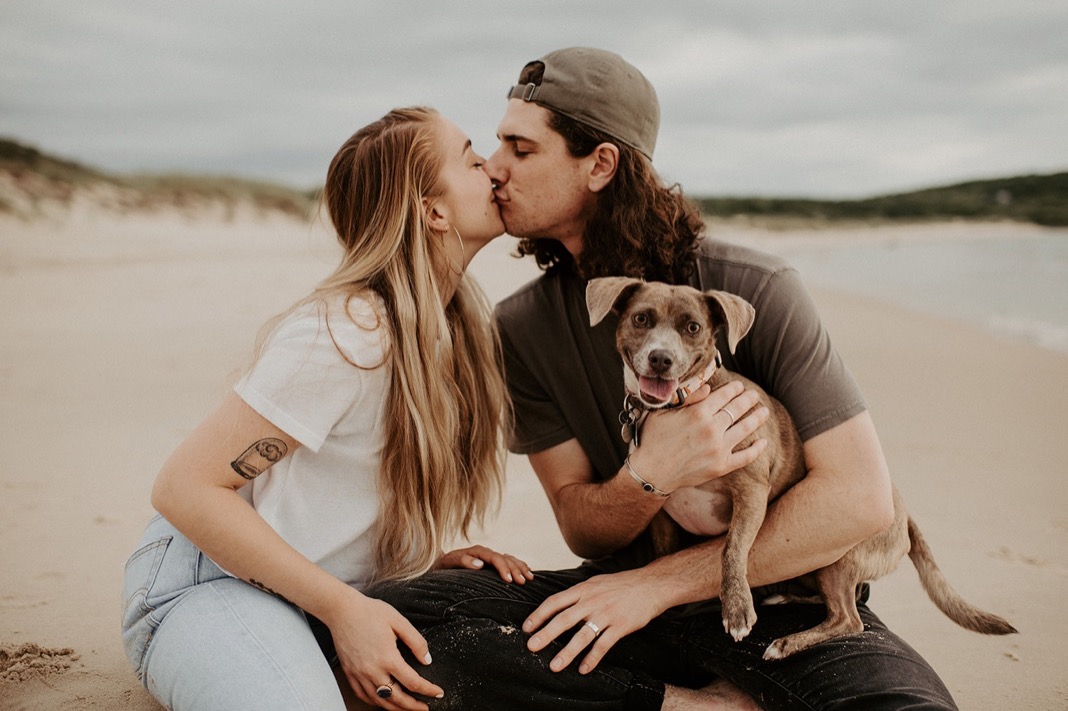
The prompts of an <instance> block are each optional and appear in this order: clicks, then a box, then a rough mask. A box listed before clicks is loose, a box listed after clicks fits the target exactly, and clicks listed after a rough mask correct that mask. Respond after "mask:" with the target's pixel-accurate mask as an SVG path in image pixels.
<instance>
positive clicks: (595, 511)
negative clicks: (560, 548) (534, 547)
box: [556, 472, 664, 558]
mask: <svg viewBox="0 0 1068 711" xmlns="http://www.w3.org/2000/svg"><path fill="white" fill-rule="evenodd" d="M663 503H664V502H663V499H661V498H660V497H658V496H656V495H655V494H651V493H649V492H646V491H643V490H642V489H641V486H640V485H639V484H638V483H637V482H635V481H633V480H632V479H631V478H630V477H629V476H627V475H626V474H625V473H622V472H621V473H619V474H617V475H616V476H615V477H613V478H611V479H609V480H608V481H603V482H596V483H586V484H570V485H568V486H566V487H564V488H563V489H562V490H561V491H560V494H559V508H560V510H559V511H557V512H556V514H557V521H558V523H559V524H560V531H561V532H562V533H563V536H564V540H565V541H567V544H568V547H570V548H571V550H572V552H574V553H575V555H578V556H581V557H583V558H599V557H601V556H605V555H608V554H610V553H613V552H615V551H617V550H620V549H621V548H624V547H625V546H627V545H629V544H630V543H631V542H633V541H634V539H635V538H637V537H638V536H639V535H641V533H642V532H643V531H645V529H646V528H648V526H649V521H651V520H652V518H653V516H655V515H656V514H657V512H658V511H659V510H660V508H661V507H662V506H663Z"/></svg>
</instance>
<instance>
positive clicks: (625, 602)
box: [524, 412, 893, 671]
mask: <svg viewBox="0 0 1068 711" xmlns="http://www.w3.org/2000/svg"><path fill="white" fill-rule="evenodd" d="M805 460H806V463H807V466H808V468H809V472H808V475H807V476H806V478H805V479H803V480H802V481H801V482H799V483H798V484H796V485H795V486H794V487H793V488H791V489H790V490H788V491H787V492H786V493H785V494H784V495H783V496H782V497H780V498H779V499H778V500H777V501H776V502H774V503H773V504H772V506H771V507H770V508H769V511H768V516H767V518H766V519H765V521H764V524H763V526H762V527H761V529H760V533H759V535H758V536H757V539H756V542H755V543H754V544H753V548H752V550H751V552H750V556H749V583H750V585H752V586H759V585H765V584H769V583H773V582H778V581H780V580H786V579H789V578H793V577H796V576H798V575H802V574H804V573H807V572H809V571H812V570H815V569H817V568H821V567H823V566H825V565H828V564H830V563H832V562H834V561H835V560H837V559H838V558H840V557H841V556H842V555H843V554H844V553H845V552H846V551H847V550H849V549H850V548H852V547H853V546H854V545H856V544H857V543H859V542H860V541H861V540H863V539H865V538H867V537H868V536H870V535H871V534H873V533H875V532H877V531H880V530H882V529H884V528H886V527H887V526H888V525H890V522H891V521H892V520H893V498H892V494H891V490H890V476H889V471H888V469H887V466H886V461H885V458H884V456H883V452H882V448H881V446H880V444H879V440H878V436H877V434H876V432H875V427H874V424H873V423H872V420H871V417H870V416H869V414H868V413H867V412H864V413H861V414H859V415H856V416H855V417H853V418H851V419H850V420H848V421H846V422H844V423H842V424H840V425H838V426H836V427H834V428H832V429H830V430H827V431H826V432H824V433H822V434H820V435H817V436H816V437H813V438H812V439H810V440H809V441H808V442H806V443H805ZM590 523H591V525H592V524H593V523H594V521H593V518H592V517H591V520H590ZM722 550H723V538H722V537H719V538H715V539H712V540H710V541H708V542H706V543H702V544H700V545H697V546H694V547H692V548H688V549H686V550H683V551H680V552H678V553H675V554H673V555H670V556H665V557H663V558H660V559H657V560H655V561H653V562H652V563H650V564H648V565H647V566H645V567H644V568H640V569H637V570H628V571H624V572H622V573H616V574H613V575H603V576H598V577H595V578H591V579H590V580H588V581H586V582H584V583H581V584H579V585H576V586H575V587H573V588H571V589H569V590H565V591H563V592H561V593H558V594H557V595H554V596H553V597H550V598H549V599H548V600H546V601H545V603H543V604H542V605H541V606H540V607H539V608H538V609H537V610H535V611H534V613H533V614H531V616H530V617H529V618H528V620H527V622H526V623H525V624H524V630H526V631H528V632H534V631H537V633H536V634H535V635H534V636H533V637H531V639H530V641H529V643H528V646H529V647H530V649H531V650H534V651H537V650H540V649H542V648H544V646H545V645H547V644H548V643H549V642H551V641H552V640H553V639H555V638H557V637H558V636H559V635H561V634H563V633H565V632H566V631H567V630H569V629H572V628H573V627H574V626H575V625H578V624H581V623H582V622H583V621H584V620H587V619H591V618H593V617H595V618H596V619H597V624H598V625H599V626H600V628H601V634H600V635H599V636H597V639H596V640H594V639H592V636H590V633H589V631H588V628H585V627H583V628H582V629H580V630H579V632H577V633H576V635H575V636H574V637H573V638H572V639H571V640H570V641H569V642H568V644H567V645H566V646H565V647H564V649H563V650H561V652H560V653H559V654H558V655H557V657H556V659H554V661H553V668H554V669H557V670H559V669H562V668H564V667H566V666H567V665H568V664H570V663H571V661H572V660H573V659H574V658H575V657H576V656H577V655H578V654H579V652H581V651H582V650H583V649H585V648H586V647H587V646H588V645H590V643H591V642H592V643H593V646H592V647H591V648H590V651H589V653H588V654H587V656H586V657H585V659H584V660H583V663H582V669H584V670H585V671H589V670H590V669H593V668H594V667H595V666H596V665H597V663H598V662H599V661H600V659H601V658H602V657H603V656H604V654H605V653H607V652H608V650H609V649H611V647H612V646H613V645H614V644H615V642H617V641H618V640H619V639H621V638H622V637H623V636H625V635H627V634H630V633H631V632H634V631H635V630H638V629H641V628H642V627H644V626H645V625H646V624H647V623H648V622H649V620H651V619H653V617H656V616H657V615H659V614H661V613H663V612H664V611H666V610H667V609H669V608H671V607H673V606H675V605H679V604H683V603H687V602H694V601H697V600H704V599H709V598H714V597H718V596H719V592H720V584H721V581H722V564H721V563H722Z"/></svg>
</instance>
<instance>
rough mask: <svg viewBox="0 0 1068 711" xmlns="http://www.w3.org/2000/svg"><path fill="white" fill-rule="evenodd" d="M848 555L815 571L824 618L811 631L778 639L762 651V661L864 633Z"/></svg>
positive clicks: (851, 565)
mask: <svg viewBox="0 0 1068 711" xmlns="http://www.w3.org/2000/svg"><path fill="white" fill-rule="evenodd" d="M849 557H850V555H849V554H848V553H847V554H846V555H845V557H843V558H842V559H840V560H838V561H836V562H834V563H832V564H831V565H828V566H827V567H826V568H820V569H819V570H817V571H816V584H817V585H818V586H819V589H820V594H821V595H822V596H823V600H824V602H825V603H826V605H827V619H825V620H824V621H823V622H821V623H820V624H818V625H816V626H815V627H813V628H811V629H807V630H804V631H802V632H797V633H795V634H791V635H788V636H786V637H780V638H779V639H777V640H775V641H774V642H772V643H771V644H770V645H769V646H768V648H767V649H766V650H765V651H764V659H768V660H772V659H785V658H786V657H788V656H790V655H791V654H796V653H797V652H800V651H801V650H802V649H808V648H809V647H811V646H812V645H814V644H819V643H820V642H825V641H827V640H829V639H834V638H836V637H844V636H845V635H848V634H859V633H861V632H863V631H864V623H863V622H862V621H861V619H860V613H859V612H857V576H856V570H855V569H854V566H853V564H852V562H851V561H850V560H848V559H849Z"/></svg>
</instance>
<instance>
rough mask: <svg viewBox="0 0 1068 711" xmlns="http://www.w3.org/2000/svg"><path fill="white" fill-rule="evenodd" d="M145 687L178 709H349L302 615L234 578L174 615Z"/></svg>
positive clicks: (195, 593) (195, 595)
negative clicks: (346, 707)
mask: <svg viewBox="0 0 1068 711" xmlns="http://www.w3.org/2000/svg"><path fill="white" fill-rule="evenodd" d="M143 668H144V678H143V681H144V684H145V687H146V688H147V689H148V690H149V692H150V693H151V694H152V695H153V696H154V697H156V698H157V699H158V700H159V701H160V702H162V703H163V704H165V705H166V706H168V707H169V708H174V709H223V708H227V709H233V708H258V709H276V708H277V709H283V708H295V709H302V708H306V709H338V710H341V709H344V708H345V705H344V701H343V700H342V697H341V692H340V690H339V689H338V685H337V681H336V679H335V678H334V675H333V672H332V671H331V669H330V665H329V664H328V663H327V660H326V658H325V657H324V656H323V654H322V652H321V650H320V648H319V645H318V643H317V642H316V640H315V637H314V635H313V634H312V631H311V629H310V627H309V626H308V623H307V621H306V620H305V618H304V615H303V613H301V612H300V610H298V609H297V608H295V607H293V606H292V605H290V604H288V603H285V602H283V601H281V600H279V599H277V598H274V597H272V596H270V595H267V594H266V593H263V592H261V591H259V590H257V589H255V588H253V587H252V586H250V585H248V584H246V583H244V582H242V581H240V580H236V579H234V578H227V579H224V580H217V581H213V582H210V583H205V584H202V585H199V586H197V587H196V589H194V590H192V591H191V592H189V593H187V594H186V595H185V596H184V597H183V598H182V600H181V601H180V603H179V604H176V605H175V606H174V607H173V609H171V610H169V611H168V613H167V615H166V617H164V619H163V620H162V622H161V623H160V625H159V628H158V629H157V630H156V633H155V635H154V636H153V638H152V640H151V642H150V644H149V645H148V650H147V652H146V655H145V661H144V665H143Z"/></svg>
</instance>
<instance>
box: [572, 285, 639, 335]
mask: <svg viewBox="0 0 1068 711" xmlns="http://www.w3.org/2000/svg"><path fill="white" fill-rule="evenodd" d="M644 283H645V282H643V281H642V280H641V279H633V278H631V277H601V278H600V279H590V282H589V284H587V285H586V308H587V309H588V310H589V312H590V325H591V326H596V325H597V324H599V323H600V322H601V321H602V320H603V319H604V317H605V316H607V315H608V312H609V311H613V310H614V311H616V312H618V311H620V310H621V309H622V308H623V307H624V306H625V305H626V303H627V300H628V299H630V297H631V296H632V295H633V294H634V292H635V291H636V290H637V289H638V287H639V286H641V285H642V284H644Z"/></svg>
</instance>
